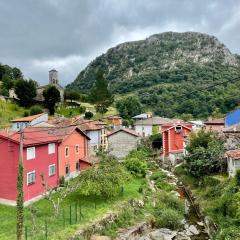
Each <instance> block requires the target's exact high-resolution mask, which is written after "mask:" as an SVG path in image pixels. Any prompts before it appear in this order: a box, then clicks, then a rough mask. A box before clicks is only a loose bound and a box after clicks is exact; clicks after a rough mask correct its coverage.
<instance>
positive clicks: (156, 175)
mask: <svg viewBox="0 0 240 240" xmlns="http://www.w3.org/2000/svg"><path fill="white" fill-rule="evenodd" d="M164 178H166V174H165V173H164V172H162V171H160V170H159V171H158V172H154V173H153V174H152V175H151V177H150V179H151V180H158V179H164Z"/></svg>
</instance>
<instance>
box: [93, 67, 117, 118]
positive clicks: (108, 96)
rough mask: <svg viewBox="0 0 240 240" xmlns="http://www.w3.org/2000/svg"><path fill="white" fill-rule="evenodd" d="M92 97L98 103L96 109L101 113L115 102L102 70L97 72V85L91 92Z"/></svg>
mask: <svg viewBox="0 0 240 240" xmlns="http://www.w3.org/2000/svg"><path fill="white" fill-rule="evenodd" d="M90 99H91V101H92V102H93V103H94V104H96V111H97V112H99V113H101V114H103V113H106V112H107V110H108V107H109V106H110V105H111V104H112V102H113V95H112V93H111V92H110V91H109V90H108V84H107V81H106V80H105V78H104V76H103V72H102V71H100V70H99V71H98V72H97V74H96V82H95V87H94V88H93V90H92V92H91V94H90Z"/></svg>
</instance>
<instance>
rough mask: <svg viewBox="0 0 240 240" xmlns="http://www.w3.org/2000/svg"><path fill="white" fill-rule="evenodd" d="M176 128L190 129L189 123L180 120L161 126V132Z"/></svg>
mask: <svg viewBox="0 0 240 240" xmlns="http://www.w3.org/2000/svg"><path fill="white" fill-rule="evenodd" d="M176 126H182V127H184V128H187V129H190V130H191V126H192V124H191V123H187V122H184V121H182V120H176V121H174V122H170V123H166V124H163V125H162V128H165V129H163V130H162V132H165V131H167V130H169V129H170V128H173V127H176Z"/></svg>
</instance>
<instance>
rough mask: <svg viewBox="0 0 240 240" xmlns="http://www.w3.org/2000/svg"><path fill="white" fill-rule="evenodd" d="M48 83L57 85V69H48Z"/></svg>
mask: <svg viewBox="0 0 240 240" xmlns="http://www.w3.org/2000/svg"><path fill="white" fill-rule="evenodd" d="M49 84H52V85H59V83H58V71H57V70H55V69H52V70H50V71H49Z"/></svg>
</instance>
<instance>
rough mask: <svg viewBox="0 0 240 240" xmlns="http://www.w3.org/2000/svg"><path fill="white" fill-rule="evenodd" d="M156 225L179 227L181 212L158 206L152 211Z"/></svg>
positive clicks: (171, 227) (172, 228) (173, 228)
mask: <svg viewBox="0 0 240 240" xmlns="http://www.w3.org/2000/svg"><path fill="white" fill-rule="evenodd" d="M154 217H155V221H156V227H161V228H169V229H171V230H175V229H179V227H180V226H181V221H182V219H183V216H182V214H181V213H179V212H178V211H176V210H174V209H170V208H165V209H163V208H158V209H157V210H156V211H155V213H154Z"/></svg>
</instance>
